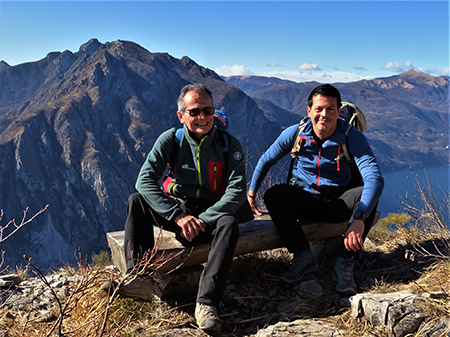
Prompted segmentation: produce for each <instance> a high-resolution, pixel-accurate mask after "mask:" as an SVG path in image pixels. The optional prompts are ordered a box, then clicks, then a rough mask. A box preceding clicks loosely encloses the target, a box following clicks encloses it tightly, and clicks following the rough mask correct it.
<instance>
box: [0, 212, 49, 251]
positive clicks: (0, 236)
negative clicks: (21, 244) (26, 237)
mask: <svg viewBox="0 0 450 337" xmlns="http://www.w3.org/2000/svg"><path fill="white" fill-rule="evenodd" d="M47 209H48V205H47V206H45V207H44V208H42V209H41V210H40V211H39V212H37V213H36V214H35V215H33V216H32V217H31V218H30V219H28V220H26V216H27V212H28V207H27V208H26V209H25V210H24V211H23V217H22V221H21V222H20V225H16V221H15V220H14V219H13V220H11V221H9V222H8V223H7V224H6V226H0V244H2V243H3V242H5V241H6V240H8V239H9V238H10V237H11V236H13V235H14V234H15V233H17V231H18V230H19V229H21V228H22V227H24V226H25V225H28V224H29V223H30V222H32V221H33V220H34V219H35V218H36V217H37V216H38V215H40V214H42V213H44V212H45V211H46V210H47ZM2 218H3V210H2V212H1V216H0V221H1V219H2ZM11 224H13V225H14V227H15V228H14V230H13V231H12V232H11V233H9V234H8V235H7V236H6V237H3V233H4V231H5V230H6V229H7V228H8V227H9V225H11Z"/></svg>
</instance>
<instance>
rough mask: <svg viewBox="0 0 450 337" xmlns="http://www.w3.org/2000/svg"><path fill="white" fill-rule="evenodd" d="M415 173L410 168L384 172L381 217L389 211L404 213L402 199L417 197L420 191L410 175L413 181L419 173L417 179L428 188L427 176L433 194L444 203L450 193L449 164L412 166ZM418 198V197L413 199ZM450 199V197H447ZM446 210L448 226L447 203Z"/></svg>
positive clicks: (380, 207) (448, 207) (448, 208)
mask: <svg viewBox="0 0 450 337" xmlns="http://www.w3.org/2000/svg"><path fill="white" fill-rule="evenodd" d="M412 169H413V172H414V174H412V173H411V171H410V170H408V169H406V170H401V171H394V172H389V173H383V177H384V180H385V186H384V191H383V195H382V196H381V199H380V204H379V206H378V210H379V211H380V212H381V218H384V217H386V216H387V215H388V214H389V213H402V212H403V211H404V210H403V208H402V206H401V201H402V200H404V199H405V198H406V199H411V198H415V196H418V195H419V193H418V191H417V189H416V188H415V187H414V185H413V184H412V182H411V181H409V180H408V179H407V177H409V178H410V179H411V180H412V181H415V180H414V179H413V178H414V175H417V179H418V181H419V183H420V184H421V186H422V187H425V188H427V186H428V184H427V182H426V181H427V178H428V180H429V181H430V182H431V186H432V190H433V194H435V195H436V196H437V197H438V199H439V200H440V201H441V202H442V203H443V200H444V195H445V194H446V195H447V196H448V195H449V193H450V179H449V174H450V172H449V166H441V167H431V168H412ZM412 200H416V205H419V204H417V199H412ZM447 200H448V199H447ZM445 208H446V210H445V211H444V213H445V214H443V215H444V217H445V220H446V224H447V226H449V227H450V223H449V219H450V205H445Z"/></svg>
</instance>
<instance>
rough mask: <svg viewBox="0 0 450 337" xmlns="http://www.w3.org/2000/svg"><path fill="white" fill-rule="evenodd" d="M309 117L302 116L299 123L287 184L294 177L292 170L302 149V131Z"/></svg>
mask: <svg viewBox="0 0 450 337" xmlns="http://www.w3.org/2000/svg"><path fill="white" fill-rule="evenodd" d="M308 119H309V117H308V116H305V117H303V118H302V120H301V121H300V123H299V124H298V128H297V133H296V137H295V141H294V145H293V146H292V149H291V157H292V158H291V163H290V164H289V170H288V174H287V180H286V183H287V184H289V183H290V181H291V178H292V170H293V169H294V161H295V158H297V156H298V153H299V152H300V149H301V148H302V144H303V139H302V137H300V133H301V132H302V131H303V129H304V128H305V125H306V122H307V121H308Z"/></svg>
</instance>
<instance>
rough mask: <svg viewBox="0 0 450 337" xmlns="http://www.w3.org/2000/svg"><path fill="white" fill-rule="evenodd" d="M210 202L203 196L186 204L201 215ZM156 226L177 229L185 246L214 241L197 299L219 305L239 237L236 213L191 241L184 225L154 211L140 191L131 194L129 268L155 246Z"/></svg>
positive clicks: (127, 240) (127, 236) (127, 227)
mask: <svg viewBox="0 0 450 337" xmlns="http://www.w3.org/2000/svg"><path fill="white" fill-rule="evenodd" d="M211 205H212V204H211V203H210V202H208V201H202V200H188V201H187V202H186V207H187V208H188V210H189V213H190V214H191V215H193V216H198V215H199V214H200V213H202V212H204V211H205V210H206V209H207V208H208V207H210V206H211ZM153 226H157V227H162V228H163V229H165V230H169V231H172V232H175V234H176V238H177V240H179V241H180V242H181V243H182V244H183V246H185V247H192V246H195V245H199V244H204V243H209V242H211V250H210V251H209V254H208V261H207V263H206V266H205V268H204V269H203V272H202V275H201V277H200V282H199V289H198V293H197V302H198V303H205V304H209V305H213V306H215V307H217V306H218V304H219V301H220V299H221V297H222V294H223V291H224V289H225V284H226V281H227V277H228V272H229V270H230V267H231V262H232V260H233V254H234V249H235V248H236V243H237V240H238V237H239V226H238V223H237V221H236V219H235V217H234V216H231V215H226V216H222V217H221V218H219V220H218V221H217V223H216V224H215V226H212V227H210V226H207V229H206V230H205V232H200V233H199V235H198V236H197V237H196V238H194V240H192V242H189V241H187V240H186V239H184V238H183V237H182V236H181V234H180V233H181V228H180V227H179V226H178V225H177V224H176V223H175V222H173V221H168V220H166V219H165V218H163V217H161V216H160V215H159V214H158V213H156V212H155V211H153V210H152V209H151V208H150V206H149V205H148V204H147V202H146V201H145V200H144V198H143V197H142V196H141V195H140V194H139V193H134V194H132V195H131V196H130V198H129V199H128V205H127V221H126V223H125V240H124V246H125V258H126V261H127V272H130V271H131V270H132V269H133V266H134V265H135V264H137V263H139V260H140V258H142V256H143V255H144V254H145V253H146V252H147V251H151V250H152V249H153V246H154V244H155V238H154V235H153Z"/></svg>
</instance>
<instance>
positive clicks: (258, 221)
mask: <svg viewBox="0 0 450 337" xmlns="http://www.w3.org/2000/svg"><path fill="white" fill-rule="evenodd" d="M378 218H379V212H377V216H376V218H375V221H374V223H376V222H377V221H378ZM302 226H303V230H304V232H305V235H306V237H307V239H308V241H309V242H310V243H317V242H321V241H324V240H328V239H332V238H336V237H339V236H342V233H343V232H344V231H345V228H346V226H347V222H342V223H305V224H302ZM239 230H240V236H239V240H238V243H237V246H236V249H235V254H234V255H235V256H239V255H242V254H247V253H253V252H259V251H264V250H271V249H275V248H281V247H284V245H283V242H282V241H281V239H280V237H279V235H278V232H277V230H276V228H275V226H274V224H273V223H272V220H271V219H270V216H269V215H263V216H260V217H255V219H254V220H252V221H249V222H246V223H243V224H240V225H239ZM154 233H155V238H157V237H159V236H160V235H161V241H160V247H159V252H161V254H164V256H169V255H172V256H173V255H176V257H174V258H172V259H171V260H170V261H169V262H167V263H166V264H164V266H162V267H161V269H160V271H161V272H167V271H170V270H172V269H174V268H177V267H180V268H185V267H190V266H195V265H199V264H202V263H205V262H206V260H207V257H208V252H209V249H210V244H204V245H200V246H195V247H193V248H185V247H183V246H182V245H181V243H180V242H179V241H178V240H176V239H175V234H174V233H172V232H169V231H165V230H162V231H161V230H160V229H159V228H156V227H155V232H154ZM106 237H107V240H108V245H109V248H110V249H111V257H112V262H113V263H114V265H115V266H116V267H117V268H118V269H119V270H120V271H121V272H123V273H125V272H126V262H125V252H124V231H117V232H110V233H107V234H106Z"/></svg>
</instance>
